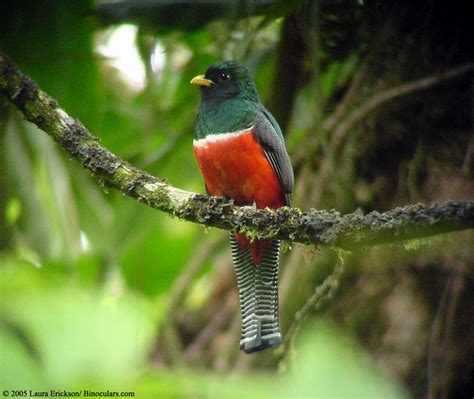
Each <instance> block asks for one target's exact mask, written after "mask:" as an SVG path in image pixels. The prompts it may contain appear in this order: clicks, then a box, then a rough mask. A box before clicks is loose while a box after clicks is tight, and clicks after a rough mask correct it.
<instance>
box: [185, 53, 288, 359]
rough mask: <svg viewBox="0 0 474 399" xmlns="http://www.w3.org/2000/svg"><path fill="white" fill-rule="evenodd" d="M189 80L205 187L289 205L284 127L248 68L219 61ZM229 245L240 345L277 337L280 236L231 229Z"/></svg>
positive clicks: (249, 347)
mask: <svg viewBox="0 0 474 399" xmlns="http://www.w3.org/2000/svg"><path fill="white" fill-rule="evenodd" d="M191 83H192V84H193V85H196V86H200V88H201V104H200V107H199V112H198V115H197V125H196V131H195V135H194V141H193V147H194V154H195V155H196V159H197V162H198V164H199V168H200V169H201V173H202V175H203V177H204V182H205V185H206V190H207V192H208V193H209V194H211V195H217V196H224V197H227V198H231V199H233V200H234V203H235V204H236V205H253V204H255V205H256V206H257V208H266V207H268V208H272V209H275V208H279V207H282V206H284V205H287V206H290V196H291V191H292V188H293V180H294V177H293V169H292V167H291V162H290V158H289V157H288V153H287V151H286V148H285V143H284V139H283V135H282V132H281V129H280V127H279V126H278V123H277V122H276V120H275V118H274V117H273V116H272V115H271V114H270V112H268V111H267V110H266V109H265V107H264V106H263V105H262V103H261V102H260V99H259V97H258V93H257V89H256V87H255V84H254V82H253V79H252V77H251V75H250V72H249V71H248V69H247V68H246V67H245V66H243V65H241V64H239V63H237V62H234V61H223V62H218V63H216V64H213V65H211V66H210V67H209V68H208V69H207V71H206V74H205V75H199V76H196V77H195V78H194V79H193V80H191ZM230 245H231V249H232V258H233V261H234V268H235V271H236V274H237V285H238V288H239V298H240V311H241V316H242V336H241V340H240V348H241V349H243V350H244V351H245V352H247V353H251V352H256V351H260V350H263V349H265V348H269V347H271V346H274V345H278V344H279V343H281V340H282V338H281V334H280V326H279V316H278V263H279V251H280V242H279V241H277V240H254V241H251V240H249V239H248V238H247V237H246V236H245V235H244V234H239V233H231V235H230Z"/></svg>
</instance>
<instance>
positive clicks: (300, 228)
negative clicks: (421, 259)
mask: <svg viewBox="0 0 474 399" xmlns="http://www.w3.org/2000/svg"><path fill="white" fill-rule="evenodd" d="M0 97H3V98H5V99H6V100H7V101H9V102H10V103H12V104H13V105H14V106H15V107H16V108H17V109H18V110H20V111H21V113H22V114H23V115H24V116H25V118H26V119H27V120H28V121H30V122H32V123H34V124H35V125H36V126H38V127H39V128H40V129H41V130H43V131H44V132H46V133H47V134H49V135H50V136H51V137H52V138H53V139H54V140H55V141H56V142H58V143H59V144H60V145H61V146H62V147H63V148H64V149H65V150H66V151H67V152H68V153H69V155H70V156H71V157H73V158H74V159H76V160H77V161H79V162H81V164H82V165H83V166H84V167H85V168H86V169H88V170H90V171H91V172H92V175H93V176H94V177H95V178H96V179H97V180H98V181H99V182H100V183H101V184H105V185H107V186H110V187H113V188H115V189H117V190H119V191H121V192H122V193H124V194H126V195H128V196H131V197H133V198H135V199H137V200H138V201H139V202H142V203H145V204H147V205H148V206H150V207H153V208H156V209H158V210H160V211H163V212H166V213H168V214H169V215H172V216H176V217H178V218H180V219H183V220H187V221H190V222H194V223H200V224H203V225H206V226H212V227H218V228H221V229H224V230H230V231H240V232H245V233H246V234H248V235H249V236H251V237H259V238H280V239H284V240H288V241H293V242H300V243H303V244H316V245H329V246H336V247H340V248H344V249H353V248H357V247H362V246H369V245H375V244H383V243H393V242H398V241H401V240H407V239H414V238H421V237H428V236H432V235H435V234H440V233H446V232H450V231H456V230H465V229H469V228H472V227H474V201H456V202H454V201H452V202H447V203H444V204H431V205H423V204H415V205H408V206H405V207H401V208H396V209H394V210H392V211H389V212H385V213H377V212H372V213H369V214H368V215H365V216H362V215H356V214H348V215H344V216H342V215H340V214H339V213H338V212H336V211H330V212H326V211H318V210H314V209H311V210H309V211H308V212H302V211H301V210H299V209H297V208H287V207H284V208H280V209H278V210H277V211H271V210H268V209H263V210H262V209H260V210H258V209H254V208H252V207H237V206H235V205H234V204H233V203H232V201H229V200H226V199H224V198H220V197H207V196H203V195H199V194H196V193H191V192H187V191H183V190H180V189H178V188H175V187H173V186H171V185H169V184H168V183H167V182H166V181H165V180H163V179H160V178H156V177H153V176H151V175H149V174H148V173H146V172H144V171H142V170H140V169H137V168H136V167H134V166H132V165H130V164H129V163H127V162H125V161H124V160H122V159H120V158H119V157H118V156H116V155H114V154H112V153H111V152H109V151H107V150H106V149H105V148H104V147H102V146H101V145H100V144H99V139H98V138H97V137H94V136H92V135H91V134H90V133H89V131H88V130H87V129H86V128H85V127H84V126H83V125H82V123H81V122H79V121H78V120H76V119H73V118H72V117H70V116H69V115H68V114H67V113H66V112H65V111H64V110H63V109H61V108H60V107H59V105H58V103H57V101H55V100H54V99H53V98H51V97H50V96H49V95H48V94H46V93H45V92H43V91H41V90H40V89H39V87H38V85H37V84H36V83H35V82H33V81H32V80H31V79H30V78H29V77H27V76H25V75H24V74H22V73H21V71H20V70H19V68H18V67H17V66H16V65H15V64H14V63H13V62H12V61H11V59H10V58H9V57H8V56H5V55H2V54H0ZM190 156H191V155H190Z"/></svg>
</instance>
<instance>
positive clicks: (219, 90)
mask: <svg viewBox="0 0 474 399" xmlns="http://www.w3.org/2000/svg"><path fill="white" fill-rule="evenodd" d="M191 84H193V85H195V86H199V87H200V88H201V93H202V99H203V100H205V101H222V100H226V99H229V98H234V97H239V98H242V99H246V100H250V101H258V94H257V89H256V88H255V84H254V83H253V80H252V77H251V75H250V72H249V71H248V69H247V68H246V67H245V66H243V65H241V64H239V63H237V62H235V61H222V62H218V63H216V64H213V65H211V66H210V67H209V68H207V71H206V74H205V75H199V76H196V77H195V78H193V80H191Z"/></svg>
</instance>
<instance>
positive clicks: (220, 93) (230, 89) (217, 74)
mask: <svg viewBox="0 0 474 399" xmlns="http://www.w3.org/2000/svg"><path fill="white" fill-rule="evenodd" d="M204 76H205V78H206V79H208V80H210V81H211V82H212V84H211V85H210V86H201V90H202V93H203V97H208V96H209V97H214V98H231V97H235V96H237V95H238V94H239V93H240V86H239V82H238V81H237V79H236V77H235V71H234V69H233V68H220V67H212V66H211V67H209V68H208V69H207V71H206V74H205V75H204Z"/></svg>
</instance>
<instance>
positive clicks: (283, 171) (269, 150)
mask: <svg viewBox="0 0 474 399" xmlns="http://www.w3.org/2000/svg"><path fill="white" fill-rule="evenodd" d="M265 111H266V110H265ZM266 113H268V111H266V112H264V111H263V110H262V111H261V112H258V113H257V115H256V117H255V135H256V138H257V140H258V141H259V142H260V144H261V145H262V147H263V150H264V152H265V156H266V157H267V159H268V162H270V164H271V165H272V168H273V170H274V171H275V173H276V174H277V176H278V179H279V180H280V184H281V186H282V189H283V192H284V194H285V201H286V205H287V206H291V193H292V191H293V184H294V175H293V168H292V167H291V161H290V157H289V156H288V152H287V151H286V148H285V144H284V142H283V136H281V137H280V134H281V133H280V134H278V132H277V130H276V128H275V127H274V126H273V124H272V122H271V121H270V119H269V118H268V117H267V115H266ZM275 123H276V122H275Z"/></svg>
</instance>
